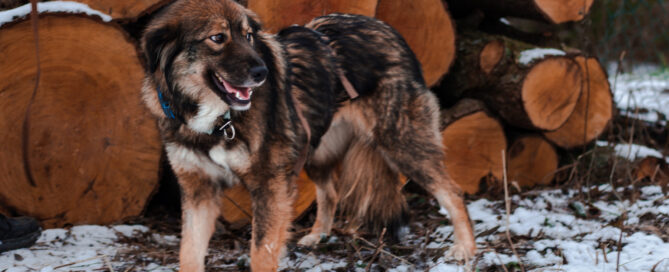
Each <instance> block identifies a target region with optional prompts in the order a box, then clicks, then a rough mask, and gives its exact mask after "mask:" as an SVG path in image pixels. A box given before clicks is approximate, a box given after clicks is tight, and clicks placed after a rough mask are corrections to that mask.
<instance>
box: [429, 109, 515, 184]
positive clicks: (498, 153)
mask: <svg viewBox="0 0 669 272" xmlns="http://www.w3.org/2000/svg"><path fill="white" fill-rule="evenodd" d="M442 120H443V122H442V127H444V129H443V130H442V132H441V134H442V137H443V143H444V150H445V151H446V159H445V161H444V164H445V165H446V171H447V172H448V173H449V174H450V176H451V177H452V178H453V179H454V180H455V182H456V183H457V184H458V185H460V188H462V189H463V190H464V191H465V192H466V193H469V194H474V193H476V192H478V191H479V185H480V181H481V179H482V178H484V177H486V176H488V175H492V176H493V177H495V178H496V179H498V180H501V178H502V150H505V149H506V144H507V143H506V137H505V136H504V130H503V128H502V125H500V123H499V122H498V121H497V120H496V119H494V118H492V117H491V116H490V115H489V114H488V113H486V111H485V108H484V106H483V103H481V102H480V101H475V100H469V99H464V100H462V101H460V102H459V103H458V104H457V105H455V106H454V107H452V108H449V109H447V110H444V111H442Z"/></svg>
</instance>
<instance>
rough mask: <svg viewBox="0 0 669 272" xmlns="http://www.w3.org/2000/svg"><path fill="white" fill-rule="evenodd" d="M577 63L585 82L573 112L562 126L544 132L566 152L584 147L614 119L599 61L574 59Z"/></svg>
mask: <svg viewBox="0 0 669 272" xmlns="http://www.w3.org/2000/svg"><path fill="white" fill-rule="evenodd" d="M576 61H577V62H578V64H579V65H580V67H581V73H582V77H583V79H584V81H585V82H584V83H583V91H582V94H581V97H580V98H579V99H578V102H577V104H576V108H575V110H574V113H572V115H571V116H570V117H569V119H567V122H565V124H564V125H562V127H560V128H559V129H557V130H555V131H552V132H545V133H544V135H545V136H546V138H548V139H549V140H550V141H552V142H553V143H555V144H556V145H558V146H560V147H563V148H567V149H569V148H575V147H579V146H583V145H586V144H588V143H590V142H591V141H593V140H594V139H596V138H597V137H598V136H599V135H600V134H602V132H604V129H605V128H606V126H607V125H608V124H609V121H611V118H612V117H613V107H614V105H613V95H612V94H611V88H610V87H609V81H608V78H607V76H606V72H604V69H603V68H602V66H601V65H600V64H599V61H597V59H595V58H588V60H587V62H586V60H585V57H583V56H578V57H576ZM586 63H587V66H586Z"/></svg>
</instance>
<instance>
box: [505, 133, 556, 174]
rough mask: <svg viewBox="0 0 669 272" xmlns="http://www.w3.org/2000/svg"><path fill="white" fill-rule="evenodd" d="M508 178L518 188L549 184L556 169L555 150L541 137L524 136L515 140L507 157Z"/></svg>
mask: <svg viewBox="0 0 669 272" xmlns="http://www.w3.org/2000/svg"><path fill="white" fill-rule="evenodd" d="M507 161H508V178H509V180H510V181H516V182H518V185H520V186H525V187H529V186H534V185H537V184H542V185H546V184H549V183H550V182H551V181H552V180H553V177H554V176H555V171H556V170H557V167H558V162H559V161H558V155H557V152H556V151H555V148H554V147H553V146H552V145H551V144H550V143H549V142H548V141H546V140H544V138H542V137H541V136H536V135H532V136H524V137H520V138H518V139H516V140H515V141H514V142H513V144H512V145H511V146H510V147H509V153H508V155H507Z"/></svg>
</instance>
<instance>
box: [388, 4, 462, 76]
mask: <svg viewBox="0 0 669 272" xmlns="http://www.w3.org/2000/svg"><path fill="white" fill-rule="evenodd" d="M376 18H378V19H380V20H382V21H384V22H386V23H388V24H389V25H391V26H393V27H394V28H395V29H397V31H398V32H399V33H400V34H402V36H403V37H404V39H405V40H406V41H407V43H408V44H409V47H411V49H412V50H413V52H414V53H415V54H416V57H417V58H418V60H419V61H420V63H421V65H422V68H423V78H424V79H425V83H426V84H427V86H433V85H434V84H436V83H437V82H438V81H439V80H440V79H441V77H442V76H443V75H444V74H445V73H446V72H448V69H449V68H450V66H451V63H452V62H453V59H454V58H455V28H454V25H453V22H452V20H451V17H450V16H449V15H448V13H447V12H446V10H445V9H444V5H443V4H442V2H441V0H425V1H413V0H403V1H397V0H380V1H379V2H378V5H377V8H376Z"/></svg>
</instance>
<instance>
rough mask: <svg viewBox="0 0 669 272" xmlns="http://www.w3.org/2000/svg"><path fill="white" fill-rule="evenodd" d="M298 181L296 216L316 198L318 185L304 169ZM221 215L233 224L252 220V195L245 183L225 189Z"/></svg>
mask: <svg viewBox="0 0 669 272" xmlns="http://www.w3.org/2000/svg"><path fill="white" fill-rule="evenodd" d="M296 183H297V197H296V198H295V203H293V211H294V212H293V216H294V217H298V216H300V215H301V214H302V213H303V212H304V211H305V210H306V209H307V208H309V206H311V203H313V202H314V200H316V186H315V185H314V183H313V182H312V181H311V180H310V179H309V178H308V177H307V174H306V173H305V172H304V171H302V173H300V176H299V177H298V178H297V182H296ZM221 215H222V217H223V220H225V221H227V222H228V223H230V224H232V225H233V226H243V225H246V224H248V223H250V222H251V218H252V215H253V212H252V209H251V195H250V194H249V191H248V190H246V188H244V186H243V185H241V184H239V185H237V186H234V187H232V188H229V189H226V190H224V191H223V199H222V200H221Z"/></svg>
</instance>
